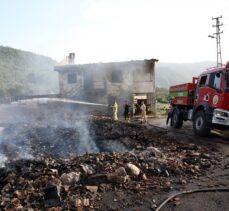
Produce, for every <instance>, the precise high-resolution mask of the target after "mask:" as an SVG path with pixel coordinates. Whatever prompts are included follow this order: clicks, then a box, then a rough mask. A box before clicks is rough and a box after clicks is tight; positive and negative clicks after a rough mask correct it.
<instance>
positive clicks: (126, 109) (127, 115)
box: [123, 101, 131, 122]
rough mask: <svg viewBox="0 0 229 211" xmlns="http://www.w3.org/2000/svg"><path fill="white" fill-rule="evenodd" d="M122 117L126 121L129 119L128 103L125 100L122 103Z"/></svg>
mask: <svg viewBox="0 0 229 211" xmlns="http://www.w3.org/2000/svg"><path fill="white" fill-rule="evenodd" d="M123 107H124V118H125V120H127V121H128V122H129V121H130V107H131V106H130V105H129V103H128V102H127V101H125V103H124V106H123Z"/></svg>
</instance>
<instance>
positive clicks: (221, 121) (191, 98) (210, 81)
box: [169, 62, 229, 136]
mask: <svg viewBox="0 0 229 211" xmlns="http://www.w3.org/2000/svg"><path fill="white" fill-rule="evenodd" d="M169 92H170V98H171V104H172V107H173V113H172V120H171V126H172V127H174V128H181V127H182V124H183V121H187V120H191V121H192V122H193V130H194V133H195V134H197V135H201V136H206V135H208V134H209V133H210V131H211V129H214V128H215V129H216V128H217V129H223V130H225V129H229V62H227V64H226V65H225V66H223V67H217V68H210V69H207V70H206V71H204V72H203V73H201V75H200V76H199V77H198V78H193V80H192V83H186V84H180V85H176V86H171V87H170V89H169Z"/></svg>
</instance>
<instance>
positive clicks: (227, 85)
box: [225, 71, 229, 92]
mask: <svg viewBox="0 0 229 211" xmlns="http://www.w3.org/2000/svg"><path fill="white" fill-rule="evenodd" d="M225 80H226V81H225V82H226V83H225V91H226V92H229V72H228V71H227V72H226V75H225Z"/></svg>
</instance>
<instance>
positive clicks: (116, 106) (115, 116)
mask: <svg viewBox="0 0 229 211" xmlns="http://www.w3.org/2000/svg"><path fill="white" fill-rule="evenodd" d="M112 107H113V110H112V111H113V115H112V117H113V120H115V121H116V120H118V104H117V102H116V101H115V102H114V105H113V106H112Z"/></svg>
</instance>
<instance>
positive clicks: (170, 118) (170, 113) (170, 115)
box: [166, 102, 174, 126]
mask: <svg viewBox="0 0 229 211" xmlns="http://www.w3.org/2000/svg"><path fill="white" fill-rule="evenodd" d="M173 110H174V108H173V106H172V103H171V102H170V106H169V111H168V116H167V119H166V125H168V124H169V120H170V126H172V118H173Z"/></svg>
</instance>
